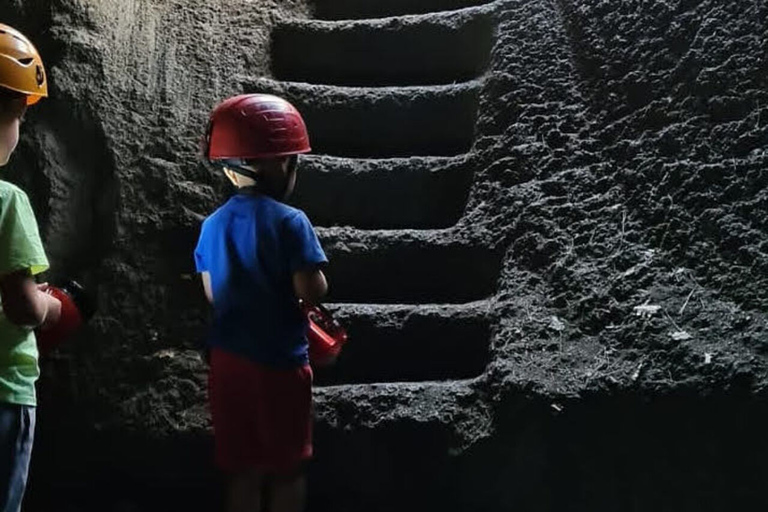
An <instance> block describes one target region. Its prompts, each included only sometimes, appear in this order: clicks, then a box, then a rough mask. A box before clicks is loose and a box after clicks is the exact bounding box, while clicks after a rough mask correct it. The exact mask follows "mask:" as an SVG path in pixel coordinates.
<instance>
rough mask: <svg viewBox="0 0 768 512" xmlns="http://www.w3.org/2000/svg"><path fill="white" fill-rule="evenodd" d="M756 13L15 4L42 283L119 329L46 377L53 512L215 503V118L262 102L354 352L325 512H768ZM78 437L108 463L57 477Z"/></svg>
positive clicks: (450, 1)
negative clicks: (758, 511)
mask: <svg viewBox="0 0 768 512" xmlns="http://www.w3.org/2000/svg"><path fill="white" fill-rule="evenodd" d="M767 15H768V7H766V4H765V3H764V2H744V3H737V2H726V1H724V0H710V1H707V0H703V1H688V0H677V1H673V2H608V1H600V0H558V1H536V2H529V1H525V2H524V1H511V0H498V1H496V2H490V3H489V2H485V3H484V2H478V1H469V0H440V1H438V0H430V1H429V2H423V3H422V2H419V3H418V5H416V4H415V3H413V2H400V1H397V2H383V1H370V2H363V1H361V0H358V1H357V2H355V1H341V0H338V1H332V0H318V1H317V3H310V4H305V3H304V2H303V1H299V0H296V1H280V2H275V1H272V2H252V1H246V0H239V1H238V2H234V3H233V2H223V1H207V2H203V1H180V0H179V1H160V0H154V1H149V0H133V1H114V2H110V1H103V2H99V3H88V2H84V1H74V0H66V1H65V0H56V1H53V2H42V1H27V2H22V1H15V2H11V3H9V4H7V5H6V6H5V7H2V8H0V16H2V17H3V19H5V20H7V21H8V22H9V23H11V24H16V25H17V26H19V27H20V28H22V29H23V30H26V31H27V32H28V33H29V34H30V35H31V36H32V37H33V39H34V40H35V41H36V42H38V45H39V47H40V49H41V51H42V52H43V55H44V57H45V59H46V63H47V64H48V66H49V69H50V72H49V74H50V77H51V82H52V98H51V99H50V100H47V101H46V102H45V103H43V104H41V106H40V107H39V108H36V109H34V111H32V112H30V115H29V121H28V123H27V124H26V125H25V126H24V130H25V136H24V140H23V141H22V144H21V146H20V149H19V153H18V154H17V155H16V156H15V158H14V161H13V163H12V165H11V166H10V167H9V168H8V169H7V171H4V172H7V175H8V176H9V177H10V178H11V179H13V180H14V181H17V182H19V183H20V184H21V185H22V186H24V187H25V188H26V189H27V190H28V191H29V192H30V195H31V196H32V199H33V204H34V205H35V208H36V210H37V212H38V215H39V217H40V220H41V225H42V229H43V233H44V236H45V239H46V243H47V247H48V250H49V253H50V255H51V258H52V261H53V264H54V266H53V273H54V274H60V275H63V274H68V275H71V274H75V275H77V277H79V278H80V279H81V280H83V281H84V282H85V283H86V284H88V285H90V286H91V287H93V288H94V289H97V290H98V294H99V298H100V306H101V307H100V313H99V315H98V317H97V318H96V319H95V321H94V322H93V325H92V326H91V327H90V329H89V330H88V332H86V333H84V334H83V335H82V337H81V339H79V340H78V342H77V344H76V345H74V346H72V347H71V348H70V349H68V350H67V351H64V352H62V353H61V354H58V355H56V356H55V357H53V358H51V359H50V360H48V361H45V362H44V364H43V366H44V368H43V369H44V373H45V375H44V378H43V380H42V382H41V411H40V416H41V420H40V443H39V446H38V450H37V457H38V460H39V461H40V462H39V463H38V469H37V478H36V481H37V482H38V483H37V484H36V485H38V489H41V491H40V492H39V493H38V495H40V494H42V489H47V488H49V487H48V486H51V485H53V486H54V487H55V488H57V489H59V492H61V493H64V494H65V495H66V489H78V488H88V489H90V490H91V491H93V489H95V488H98V489H102V490H104V494H103V496H113V495H120V496H123V497H122V498H120V499H122V500H124V501H127V502H131V501H134V502H136V503H140V504H141V506H143V507H149V505H148V504H147V500H146V499H143V498H142V496H147V495H149V494H151V491H152V489H155V488H180V489H185V491H184V492H183V493H178V494H177V495H176V498H173V499H177V500H178V499H181V498H179V497H178V496H181V495H184V496H186V497H187V498H185V499H188V500H189V502H190V503H189V507H190V508H193V509H194V506H195V504H196V503H197V504H198V505H199V503H200V501H199V500H198V498H196V496H197V494H196V493H201V492H202V491H201V489H207V488H208V486H209V485H213V484H212V482H215V477H214V476H213V475H212V474H211V473H210V470H209V468H208V467H207V465H206V464H207V462H208V461H207V460H206V457H207V456H208V454H209V451H208V450H209V449H210V434H209V421H208V415H207V411H206V407H205V367H204V365H203V363H202V361H201V360H200V358H199V356H198V355H197V353H196V351H195V347H196V345H197V343H198V342H199V340H200V339H201V338H202V337H203V336H204V332H205V324H206V321H207V311H206V305H205V304H204V300H203V297H202V293H201V292H200V286H199V283H198V282H197V280H196V279H195V277H194V275H193V272H194V269H193V266H192V265H193V262H192V259H191V251H192V248H193V246H194V242H195V240H196V236H197V230H198V227H199V223H200V221H201V219H202V218H203V216H205V215H206V214H207V213H209V212H210V211H212V209H213V208H215V206H216V205H218V204H220V203H221V202H222V201H223V199H224V198H225V197H226V195H227V193H228V190H227V187H226V186H225V184H224V183H223V181H222V180H221V179H220V177H218V176H216V174H215V173H214V172H213V171H211V170H209V169H207V168H206V167H204V166H203V165H201V164H200V163H199V161H198V160H197V156H196V151H197V139H198V138H199V135H200V133H201V130H202V127H203V126H204V124H205V120H206V116H207V113H208V111H209V110H210V108H211V107H212V106H213V105H214V104H215V103H216V102H217V101H218V100H220V99H221V98H224V97H226V96H228V95H231V94H234V93H240V92H255V91H263V92H272V93H277V94H282V95H284V96H286V97H287V98H289V99H290V100H291V101H292V102H294V103H295V104H296V105H297V106H298V107H299V108H300V110H301V111H302V112H303V113H304V115H305V117H306V119H307V123H308V126H309V129H310V135H311V137H312V143H313V147H314V150H315V154H313V155H311V156H309V157H307V158H304V159H302V161H301V167H300V178H299V185H298V188H297V191H296V196H295V203H296V204H297V205H298V206H300V207H302V208H304V209H305V210H306V211H307V212H308V214H309V215H310V217H311V218H312V219H314V221H315V223H316V225H317V226H318V231H319V234H320V237H321V240H322V242H323V245H324V247H325V248H326V250H327V252H328V253H329V256H330V258H331V266H330V267H329V269H328V276H329V281H330V284H331V295H330V298H329V301H330V305H331V307H332V308H333V309H334V311H336V312H337V314H338V316H339V317H340V318H341V319H342V320H343V321H344V322H345V324H346V325H347V326H348V327H349V330H350V333H351V335H352V340H353V341H352V343H351V344H350V346H349V348H348V350H347V351H346V352H345V354H344V356H343V357H342V359H341V360H340V361H339V364H338V366H337V367H336V368H333V369H331V370H328V371H321V372H318V374H317V381H316V384H317V391H316V402H317V418H318V429H317V430H318V442H317V452H318V456H317V458H316V461H315V463H314V465H313V468H312V478H313V482H314V484H313V488H312V491H311V492H312V500H313V501H312V503H313V507H315V509H317V510H325V509H328V510H330V509H333V510H345V509H350V510H352V509H353V508H355V509H358V508H360V507H361V506H364V507H366V508H368V509H372V510H384V509H386V508H389V507H392V506H398V507H400V508H403V507H405V508H407V509H409V510H410V509H413V510H416V509H417V508H422V509H423V508H424V507H433V506H435V505H434V504H435V503H437V504H443V505H445V506H448V505H450V506H453V507H458V508H460V509H467V510H470V509H471V510H499V509H505V510H506V509H509V508H511V507H512V506H513V505H514V506H519V507H523V509H525V510H615V509H617V508H620V509H630V510H666V509H669V510H719V509H722V508H723V506H726V505H727V504H730V505H732V504H734V503H735V504H738V505H743V506H747V505H753V504H755V503H762V502H764V500H765V498H762V497H760V496H759V493H758V491H757V489H758V487H759V482H760V478H759V477H760V476H761V475H765V473H766V469H765V467H764V464H763V463H762V462H761V461H763V460H765V459H766V457H765V455H766V454H767V452H768V446H766V443H765V442H764V441H761V440H760V439H759V438H760V435H759V432H760V429H761V428H763V427H764V425H765V423H766V419H765V418H766V414H765V412H766V406H765V393H764V389H765V385H764V384H765V382H766V365H765V351H766V343H768V317H767V316H766V311H767V310H768V309H767V308H768V294H767V293H766V291H765V290H766V285H767V284H768V236H767V235H766V231H767V230H768V225H767V223H768V190H767V189H766V184H767V183H768V173H767V172H766V170H765V169H766V164H767V163H768V155H767V154H766V151H765V147H766V142H768V128H767V127H766V122H767V121H768V108H767V107H766V105H768V92H766V86H767V85H768V83H767V82H768V78H767V77H768V69H767V68H766V57H765V56H766V50H767V49H768V48H766V44H768V43H767V42H766V39H767V38H766V34H767V29H766V17H767ZM726 418H739V419H740V421H739V422H733V423H731V422H728V421H725V419H726ZM72 439H83V440H89V441H90V443H87V444H89V445H90V446H92V447H93V449H92V450H91V451H89V454H88V455H87V456H84V457H83V456H81V459H82V462H81V463H80V464H78V465H77V466H78V467H81V468H82V469H80V470H78V471H72V472H70V477H69V478H65V479H63V480H56V478H54V476H53V475H58V473H57V471H58V468H60V467H62V466H63V465H66V464H71V460H73V459H74V458H75V456H74V454H73V453H72V452H71V451H70V450H73V449H74V448H71V447H70V448H67V445H68V444H71V443H72V441H71V440H72ZM702 447H704V448H702ZM697 450H698V451H697ZM702 450H703V451H702ZM630 461H631V462H630ZM86 462H87V463H86ZM93 468H102V470H101V472H100V475H101V477H100V478H96V477H95V476H94V471H95V470H93ZM105 468H106V469H105ZM147 468H151V469H147ZM734 468H738V469H734ZM105 475H108V476H109V477H107V476H105ZM34 481H35V479H34V478H33V482H34ZM51 482H55V483H51ZM672 482H674V483H675V485H673V484H672ZM34 485H35V484H33V486H34ZM126 487H129V488H132V489H134V491H133V492H130V491H128V492H126V491H125V490H124V489H125V488H126ZM33 489H34V487H33ZM107 489H108V490H109V492H107V491H106V490H107ZM121 489H122V491H120V490H121ZM392 489H396V490H397V492H394V493H393V492H392ZM553 489H556V490H558V492H557V493H553V492H552V490H553ZM71 495H72V496H76V495H77V494H76V493H72V494H71ZM99 496H102V495H99ZM438 497H439V498H438ZM93 499H96V498H92V500H93ZM99 499H107V498H99ZM173 499H171V501H169V503H171V504H176V505H178V502H177V501H173ZM761 500H762V501H761ZM43 501H44V500H41V503H40V504H39V505H38V506H39V507H41V509H43V508H44V506H45V505H44V504H43V503H42V502H43ZM75 501H76V500H75ZM404 503H405V504H404ZM90 505H92V504H88V503H84V504H81V506H83V507H85V506H90ZM102 505H103V504H102ZM110 506H111V505H110ZM140 509H141V508H140Z"/></svg>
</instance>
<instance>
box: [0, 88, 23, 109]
mask: <svg viewBox="0 0 768 512" xmlns="http://www.w3.org/2000/svg"><path fill="white" fill-rule="evenodd" d="M26 97H27V95H26V94H24V93H21V92H17V91H12V90H11V89H8V88H6V87H2V86H0V116H2V117H4V116H5V115H6V114H8V113H14V112H12V111H11V109H12V108H15V109H19V107H21V106H24V105H26ZM20 103H21V104H20Z"/></svg>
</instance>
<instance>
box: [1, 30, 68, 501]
mask: <svg viewBox="0 0 768 512" xmlns="http://www.w3.org/2000/svg"><path fill="white" fill-rule="evenodd" d="M47 95H48V90H47V83H46V77H45V70H44V68H43V63H42V60H41V59H40V55H39V54H38V52H37V50H36V49H35V47H34V46H33V45H32V43H31V42H30V41H29V39H27V38H26V37H25V36H24V35H23V34H21V33H20V32H18V31H17V30H15V29H13V28H11V27H9V26H7V25H3V24H0V166H3V165H5V164H6V163H8V160H9V158H10V157H11V154H12V153H13V151H14V149H16V144H17V143H18V140H19V126H20V124H21V120H22V117H23V115H24V113H25V112H26V109H27V107H28V106H29V105H32V104H34V103H37V101H39V100H40V98H43V97H45V96H47ZM47 268H48V260H47V258H46V256H45V252H44V251H43V245H42V242H41V241H40V235H39V233H38V228H37V222H36V221H35V215H34V213H33V212H32V208H31V206H30V204H29V199H28V198H27V195H26V194H25V193H24V192H23V191H22V190H21V189H19V188H18V187H16V186H15V185H12V184H11V183H8V182H6V181H2V180H0V304H2V307H1V308H0V512H18V511H19V510H20V509H21V501H22V498H23V496H24V489H25V487H26V481H27V473H28V469H29V458H30V455H31V452H32V441H33V438H34V428H35V405H36V396H35V381H36V380H37V377H38V375H39V373H40V371H39V369H38V364H37V357H38V353H37V346H36V341H35V334H34V331H33V329H35V328H37V327H41V328H45V327H47V326H50V325H53V324H55V323H56V322H57V321H58V319H59V316H60V313H61V303H60V302H59V301H58V300H57V299H55V298H53V297H52V296H50V295H48V294H46V293H45V286H44V285H38V284H36V282H35V280H34V276H35V275H36V274H39V273H40V272H43V271H44V270H46V269H47Z"/></svg>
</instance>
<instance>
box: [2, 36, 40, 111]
mask: <svg viewBox="0 0 768 512" xmlns="http://www.w3.org/2000/svg"><path fill="white" fill-rule="evenodd" d="M0 87H5V88H6V89H10V90H12V91H16V92H20V93H22V94H26V95H27V105H34V104H35V103H37V102H38V101H40V98H45V97H47V96H48V80H46V77H45V68H44V67H43V60H42V59H41V58H40V54H39V53H38V52H37V49H36V48H35V46H34V45H33V44H32V42H31V41H30V40H29V39H27V37H26V36H24V34H22V33H21V32H19V31H18V30H16V29H14V28H12V27H9V26H8V25H3V24H2V23H0Z"/></svg>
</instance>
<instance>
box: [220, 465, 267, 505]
mask: <svg viewBox="0 0 768 512" xmlns="http://www.w3.org/2000/svg"><path fill="white" fill-rule="evenodd" d="M263 487H264V476H263V475H262V473H261V472H260V471H257V470H249V471H243V472H240V473H235V474H234V475H232V479H231V480H230V482H229V495H228V497H227V502H228V503H227V511H228V512H260V511H261V498H262V490H263Z"/></svg>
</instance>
